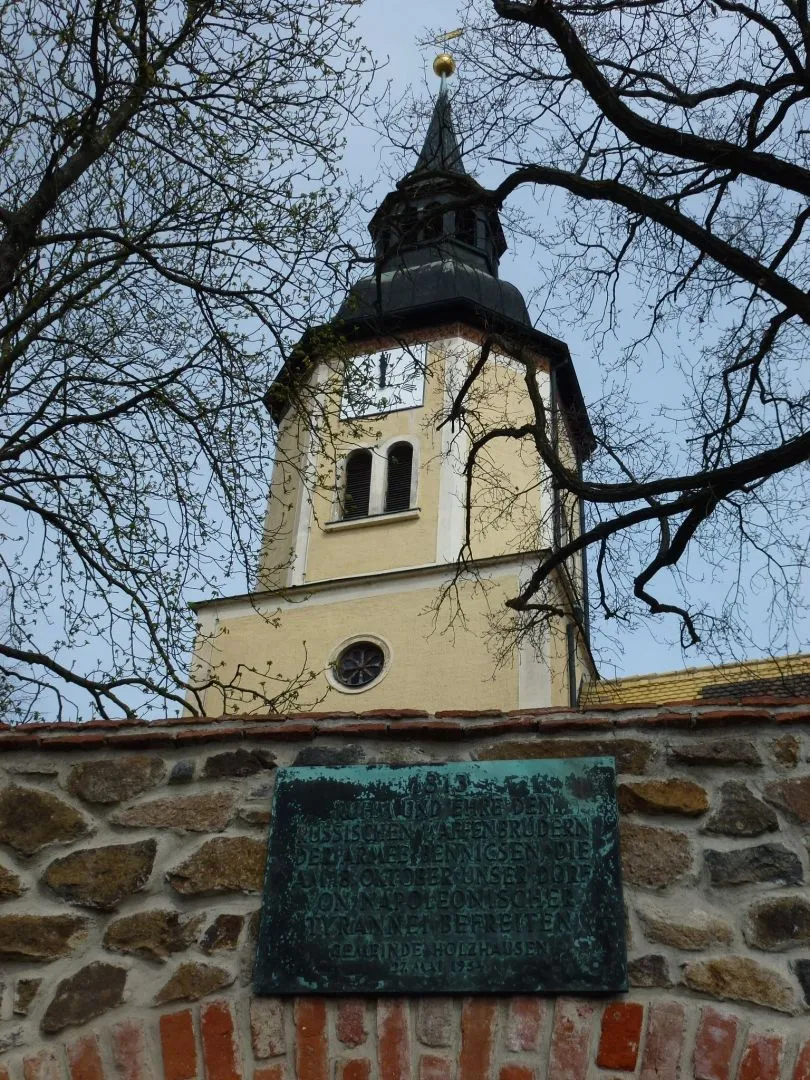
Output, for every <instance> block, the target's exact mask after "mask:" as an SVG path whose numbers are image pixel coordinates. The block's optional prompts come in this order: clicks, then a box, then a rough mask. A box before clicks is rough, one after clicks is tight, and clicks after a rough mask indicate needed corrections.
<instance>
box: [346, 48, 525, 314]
mask: <svg viewBox="0 0 810 1080" xmlns="http://www.w3.org/2000/svg"><path fill="white" fill-rule="evenodd" d="M448 59H449V58H448ZM369 231H370V233H371V237H372V240H373V241H374V255H375V268H374V272H373V273H370V274H369V275H368V276H367V277H364V278H361V279H360V280H359V281H358V282H357V283H356V284H355V285H354V287H353V288H352V289H351V290H350V291H349V294H348V296H347V297H346V300H345V301H344V303H343V305H342V306H341V308H340V311H339V312H338V316H337V319H338V322H344V323H345V322H353V321H355V320H356V319H358V318H360V319H363V318H366V319H367V318H376V319H377V320H378V322H379V320H380V319H382V320H383V321H386V322H387V321H391V320H394V321H395V322H397V323H401V322H403V321H408V320H409V319H410V318H411V317H416V316H417V314H418V317H419V319H421V320H422V321H424V317H425V315H426V314H427V312H426V308H430V309H431V311H432V312H433V313H434V314H436V315H438V314H439V311H438V309H439V307H440V306H442V305H443V306H444V307H445V308H447V311H446V314H448V315H451V316H452V315H453V312H451V311H450V309H451V308H464V309H465V310H466V311H467V312H473V311H474V312H475V314H476V315H477V317H478V321H480V319H481V317H483V318H484V319H485V320H486V321H487V322H488V323H493V324H494V323H503V322H505V323H506V324H507V326H512V327H513V328H516V327H529V326H530V325H531V323H530V321H529V315H528V312H527V310H526V304H525V302H524V300H523V297H522V296H521V294H520V292H519V291H518V290H517V289H516V288H515V287H514V285H510V284H509V283H508V282H504V281H502V280H500V278H499V276H498V270H499V263H500V258H501V256H502V255H503V253H504V251H505V250H506V240H505V238H504V235H503V229H502V227H501V222H500V218H499V216H498V212H497V210H496V209H494V208H493V207H492V206H490V205H489V203H488V201H487V200H486V198H485V197H484V188H482V187H481V185H480V184H479V183H478V182H477V181H476V180H475V179H474V178H473V177H472V176H470V175H469V173H468V172H467V170H466V169H465V167H464V161H463V155H462V150H461V146H460V143H459V138H458V135H457V133H456V129H455V125H454V123H453V114H452V108H451V103H450V96H449V93H448V90H447V84H446V78H445V73H443V77H442V84H441V88H440V90H439V93H438V95H437V98H436V102H435V104H434V107H433V113H432V116H431V119H430V124H429V125H428V129H427V133H426V135H425V140H424V144H423V146H422V149H421V151H420V153H419V155H418V157H417V160H416V164H415V165H414V167H413V169H412V170H411V171H410V172H408V173H407V174H406V175H405V176H404V177H403V178H402V179H401V180H400V181H399V182H398V183H397V185H396V188H395V190H394V191H392V192H390V193H389V194H388V195H386V197H385V198H384V199H383V201H382V203H381V204H380V206H379V208H378V210H377V212H376V213H375V214H374V216H373V217H372V219H371V221H370V223H369ZM460 313H461V312H459V311H457V312H456V314H460Z"/></svg>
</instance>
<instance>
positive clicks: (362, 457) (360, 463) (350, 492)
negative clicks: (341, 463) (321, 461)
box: [343, 450, 371, 518]
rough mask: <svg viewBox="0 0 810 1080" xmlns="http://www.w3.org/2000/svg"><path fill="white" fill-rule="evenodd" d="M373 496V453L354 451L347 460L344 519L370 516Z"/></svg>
mask: <svg viewBox="0 0 810 1080" xmlns="http://www.w3.org/2000/svg"><path fill="white" fill-rule="evenodd" d="M370 494H371V451H370V450H353V451H352V453H351V454H349V456H348V458H347V459H346V486H345V487H344V489H343V517H344V518H356V517H366V516H367V515H368V499H369V495H370Z"/></svg>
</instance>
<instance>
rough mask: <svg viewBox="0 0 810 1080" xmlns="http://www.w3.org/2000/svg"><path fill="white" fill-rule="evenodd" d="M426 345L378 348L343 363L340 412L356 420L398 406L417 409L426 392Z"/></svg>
mask: <svg viewBox="0 0 810 1080" xmlns="http://www.w3.org/2000/svg"><path fill="white" fill-rule="evenodd" d="M426 349H427V346H425V345H411V346H409V347H408V348H398V349H381V350H380V351H379V352H375V353H368V354H366V355H365V356H355V357H354V358H353V359H352V360H350V361H349V362H348V364H347V365H346V373H345V378H344V383H343V397H342V398H341V402H340V416H341V419H343V420H356V419H358V418H359V417H361V416H379V415H380V414H381V413H389V412H395V411H396V410H398V409H416V408H418V407H419V406H420V405H421V404H422V401H423V397H424V392H425V353H426Z"/></svg>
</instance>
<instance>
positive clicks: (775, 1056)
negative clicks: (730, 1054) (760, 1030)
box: [737, 1033, 785, 1080]
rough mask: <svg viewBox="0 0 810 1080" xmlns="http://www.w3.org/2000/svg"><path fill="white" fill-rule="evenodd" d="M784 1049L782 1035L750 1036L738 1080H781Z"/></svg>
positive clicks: (755, 1034)
mask: <svg viewBox="0 0 810 1080" xmlns="http://www.w3.org/2000/svg"><path fill="white" fill-rule="evenodd" d="M784 1048H785V1044H784V1039H782V1037H781V1036H780V1035H760V1034H757V1033H753V1034H751V1035H749V1036H748V1043H747V1044H746V1047H745V1050H744V1051H743V1056H742V1060H741V1061H740V1069H739V1072H738V1073H737V1077H738V1080H779V1076H780V1074H781V1071H782V1054H783V1051H784Z"/></svg>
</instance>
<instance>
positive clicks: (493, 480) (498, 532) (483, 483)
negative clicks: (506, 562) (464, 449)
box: [467, 357, 549, 558]
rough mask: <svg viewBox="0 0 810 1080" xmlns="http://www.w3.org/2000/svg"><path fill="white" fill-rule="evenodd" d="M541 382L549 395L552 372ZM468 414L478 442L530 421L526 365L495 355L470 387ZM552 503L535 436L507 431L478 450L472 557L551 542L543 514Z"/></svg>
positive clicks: (540, 376) (542, 374)
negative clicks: (545, 482) (524, 371)
mask: <svg viewBox="0 0 810 1080" xmlns="http://www.w3.org/2000/svg"><path fill="white" fill-rule="evenodd" d="M538 381H539V382H540V384H541V388H542V389H544V390H545V391H546V393H547V385H548V376H547V374H546V372H545V370H543V369H542V368H541V369H540V371H539V372H538ZM467 418H468V422H469V423H470V424H471V426H472V428H473V431H472V437H473V440H475V439H477V438H479V437H480V436H482V435H484V434H485V433H488V432H494V431H496V430H498V429H514V428H519V427H521V425H523V424H526V423H528V422H530V421H531V420H532V419H533V412H532V408H531V403H530V401H529V399H528V395H527V392H526V383H525V375H524V373H523V369H522V368H521V367H519V366H517V365H514V364H512V363H510V362H509V361H508V360H507V359H506V358H505V357H493V358H492V359H491V360H490V362H489V364H488V365H487V366H486V367H485V368H484V370H483V371H482V372H481V374H480V375H479V377H478V379H477V380H476V382H475V384H474V386H473V387H472V388H471V390H470V394H469V403H468V417H467ZM548 505H549V501H548V492H547V491H543V482H542V472H541V468H540V463H539V461H538V457H537V451H536V449H535V446H534V442H533V441H532V439H531V438H529V437H526V438H522V439H518V438H513V437H511V436H510V435H504V436H503V437H498V438H496V439H494V440H493V441H491V442H488V443H487V444H486V446H485V447H484V448H483V449H482V450H481V451H480V452H479V453H478V454H477V457H476V466H475V470H474V473H473V485H472V498H471V500H470V510H471V524H472V540H473V543H472V550H473V556H474V557H475V558H487V557H489V556H494V555H503V554H507V553H514V552H517V551H532V550H534V549H536V548H538V547H540V546H542V545H543V543H544V542H546V543H547V540H548V536H547V535H546V534H547V532H548V530H547V528H546V526H547V522H544V521H543V518H544V516H546V510H547V507H548ZM544 535H545V541H544V539H543V537H544Z"/></svg>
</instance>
